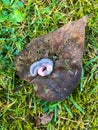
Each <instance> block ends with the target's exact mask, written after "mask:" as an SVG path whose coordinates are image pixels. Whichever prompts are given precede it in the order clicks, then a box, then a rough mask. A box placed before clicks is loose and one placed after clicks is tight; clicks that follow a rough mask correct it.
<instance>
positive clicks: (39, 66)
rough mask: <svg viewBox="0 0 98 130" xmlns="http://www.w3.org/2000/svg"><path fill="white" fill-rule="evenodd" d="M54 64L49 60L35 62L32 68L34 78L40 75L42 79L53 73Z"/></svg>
mask: <svg viewBox="0 0 98 130" xmlns="http://www.w3.org/2000/svg"><path fill="white" fill-rule="evenodd" d="M53 66H54V63H53V61H52V60H51V59H49V58H43V59H41V60H39V61H36V62H34V63H33V64H32V65H31V66H30V74H31V76H33V77H36V76H37V75H40V76H42V77H44V76H47V75H49V74H51V73H52V71H53Z"/></svg>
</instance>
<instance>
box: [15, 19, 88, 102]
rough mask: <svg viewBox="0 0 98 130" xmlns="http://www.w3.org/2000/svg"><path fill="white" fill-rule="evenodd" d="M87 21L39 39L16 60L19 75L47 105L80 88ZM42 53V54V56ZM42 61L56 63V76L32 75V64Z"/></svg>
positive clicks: (82, 20)
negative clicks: (48, 102) (78, 86)
mask: <svg viewBox="0 0 98 130" xmlns="http://www.w3.org/2000/svg"><path fill="white" fill-rule="evenodd" d="M86 23H87V17H84V18H82V19H79V20H77V21H74V22H71V23H68V24H67V25H64V26H63V27H61V28H59V29H57V30H56V31H54V32H51V33H49V34H47V35H44V36H42V37H39V38H35V39H34V40H33V41H31V42H30V43H29V44H28V45H27V46H26V48H25V49H24V50H23V51H21V52H20V53H19V54H18V56H17V57H16V59H15V66H16V69H17V72H18V75H19V76H20V77H21V78H22V79H24V80H26V81H27V82H31V81H32V80H33V83H32V84H34V86H35V87H34V89H35V92H36V94H37V96H38V97H39V98H41V99H43V100H47V101H57V100H62V99H65V98H66V97H67V96H69V94H70V93H72V91H73V90H74V88H75V87H76V85H77V83H78V81H79V79H80V77H81V71H82V55H83V49H84V38H85V26H86ZM38 52H39V53H38ZM42 58H50V59H52V60H53V61H54V70H53V72H52V73H51V74H50V75H49V76H46V77H41V76H37V77H36V78H35V79H34V78H33V77H32V76H31V75H30V66H31V64H32V63H34V62H36V61H37V60H40V59H42Z"/></svg>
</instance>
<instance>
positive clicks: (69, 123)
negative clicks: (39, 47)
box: [0, 0, 98, 130]
mask: <svg viewBox="0 0 98 130" xmlns="http://www.w3.org/2000/svg"><path fill="white" fill-rule="evenodd" d="M85 15H90V17H89V19H88V23H87V26H86V30H85V48H84V55H83V61H82V62H83V66H82V76H81V79H80V81H79V83H78V85H77V87H76V89H75V90H74V92H73V93H72V94H71V95H70V96H69V97H68V98H67V99H65V100H63V101H57V102H46V101H43V100H41V99H39V98H38V97H36V95H35V92H34V89H33V85H32V84H30V85H28V86H26V87H24V88H23V89H21V90H20V91H18V92H16V93H14V94H13V93H11V90H12V89H15V88H17V87H19V86H20V85H24V84H26V82H25V81H24V80H22V79H21V78H19V77H18V75H17V71H16V69H15V66H14V59H15V56H16V55H17V54H18V53H19V52H20V51H21V50H23V49H24V48H25V46H26V45H27V44H28V43H29V42H30V41H31V40H32V39H33V38H36V37H40V36H42V35H44V34H48V33H49V32H52V31H54V30H56V29H57V28H59V27H62V26H63V25H65V24H67V23H68V22H71V21H74V20H78V19H79V18H82V17H84V16H85ZM44 113H48V114H51V113H52V114H53V117H52V119H51V120H50V121H49V122H48V123H47V124H43V123H40V121H39V120H40V117H41V116H42V115H43V114H44ZM0 130H98V0H77V1H76V0H0Z"/></svg>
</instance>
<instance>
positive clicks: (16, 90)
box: [11, 77, 37, 93]
mask: <svg viewBox="0 0 98 130" xmlns="http://www.w3.org/2000/svg"><path fill="white" fill-rule="evenodd" d="M36 78H37V77H35V78H34V79H33V80H32V81H30V82H29V83H26V84H24V85H20V86H19V87H18V88H15V89H13V90H11V93H16V92H18V91H19V90H21V89H23V88H24V87H26V86H28V85H30V84H31V83H33V82H34V80H35V79H36Z"/></svg>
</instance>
